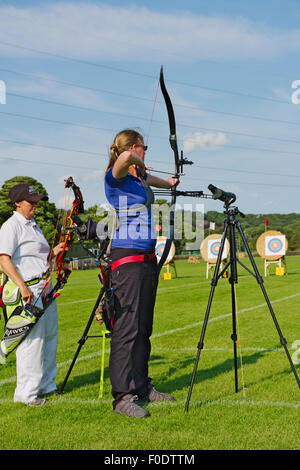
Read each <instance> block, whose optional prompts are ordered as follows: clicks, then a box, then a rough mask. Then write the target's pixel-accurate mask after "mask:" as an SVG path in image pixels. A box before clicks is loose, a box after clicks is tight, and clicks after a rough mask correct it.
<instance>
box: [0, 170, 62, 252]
mask: <svg viewBox="0 0 300 470" xmlns="http://www.w3.org/2000/svg"><path fill="white" fill-rule="evenodd" d="M20 183H25V184H29V185H30V186H33V187H34V188H35V189H36V191H37V192H38V193H40V194H45V195H46V196H48V194H47V191H46V189H45V188H44V187H43V185H42V184H41V183H39V182H38V181H37V180H35V179H34V178H30V177H29V176H15V177H14V178H11V179H9V180H7V181H5V182H4V184H3V186H2V188H1V191H0V225H2V224H3V223H4V222H5V221H6V220H7V219H8V218H9V217H10V216H11V215H12V213H13V211H14V207H13V206H12V205H11V203H10V199H9V197H8V194H9V191H10V189H11V188H12V187H13V186H15V185H16V184H20ZM57 217H58V211H57V209H56V207H55V204H53V203H51V202H49V201H40V202H39V203H38V206H37V209H36V211H35V215H34V219H35V221H36V223H37V224H38V225H39V227H40V228H41V230H42V232H43V234H44V236H45V238H46V240H47V241H48V243H49V244H51V243H52V239H53V236H54V233H55V227H56V221H57Z"/></svg>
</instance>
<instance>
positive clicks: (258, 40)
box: [0, 2, 300, 61]
mask: <svg viewBox="0 0 300 470" xmlns="http://www.w3.org/2000/svg"><path fill="white" fill-rule="evenodd" d="M0 18H1V35H0V40H2V41H7V42H9V40H10V38H12V37H13V40H11V42H15V43H17V44H20V45H23V46H24V47H27V48H30V47H31V48H34V49H40V50H45V51H48V52H52V53H54V54H55V53H56V54H60V55H68V56H71V57H74V58H84V59H91V60H107V59H109V60H120V59H121V60H126V59H127V60H133V59H134V60H139V59H141V60H145V57H147V61H151V60H157V58H158V57H159V58H160V60H166V58H168V59H172V58H173V59H174V60H176V58H178V59H180V60H181V61H182V60H183V59H198V60H200V59H226V58H227V59H249V58H255V59H262V58H265V59H271V58H274V57H276V56H278V55H279V54H283V53H286V52H289V53H291V52H292V51H297V50H299V46H300V30H294V31H293V30H291V31H284V30H276V29H272V28H270V27H267V26H265V25H261V24H258V23H255V22H251V21H249V20H246V19H243V18H239V17H237V18H228V17H222V16H220V17H217V16H215V17H212V16H210V17H206V16H201V15H197V14H194V13H193V14H191V13H188V12H183V11H180V12H173V13H161V12H158V11H153V10H148V9H147V8H145V7H139V6H125V7H113V6H110V5H107V4H94V3H88V2H82V3H73V4H72V3H53V4H52V3H48V4H47V3H46V4H43V6H28V7H15V6H7V5H4V6H2V7H0ZM12 31H13V36H12V34H11V32H12ZM174 33H175V34H176V40H174ZM24 39H26V41H24ZM0 54H3V55H10V56H12V55H21V56H24V55H32V54H34V53H32V52H30V51H28V50H25V49H24V50H22V49H16V48H10V47H4V46H1V45H0ZM49 57H50V56H49Z"/></svg>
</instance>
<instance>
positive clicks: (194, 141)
mask: <svg viewBox="0 0 300 470" xmlns="http://www.w3.org/2000/svg"><path fill="white" fill-rule="evenodd" d="M183 143H184V144H183V150H184V151H185V152H193V151H194V150H197V149H199V148H200V149H205V150H209V149H211V150H214V149H216V148H218V147H221V146H224V145H226V144H228V143H229V139H228V138H227V137H226V135H225V134H223V133H222V132H217V133H212V132H207V133H202V132H195V133H194V134H189V135H187V136H185V137H184V139H183Z"/></svg>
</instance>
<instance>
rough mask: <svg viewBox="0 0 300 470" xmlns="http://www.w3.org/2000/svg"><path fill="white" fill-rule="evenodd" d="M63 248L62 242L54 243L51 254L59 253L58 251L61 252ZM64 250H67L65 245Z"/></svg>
mask: <svg viewBox="0 0 300 470" xmlns="http://www.w3.org/2000/svg"><path fill="white" fill-rule="evenodd" d="M63 249H64V242H62V243H59V244H58V245H56V246H55V247H54V248H53V250H52V253H53V256H57V255H59V253H61V252H62V251H63ZM65 250H66V251H67V250H68V247H67V246H66V247H65Z"/></svg>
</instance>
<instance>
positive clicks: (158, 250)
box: [156, 243, 165, 258]
mask: <svg viewBox="0 0 300 470" xmlns="http://www.w3.org/2000/svg"><path fill="white" fill-rule="evenodd" d="M164 249H165V243H159V244H158V245H157V247H156V256H158V257H159V258H161V256H162V254H163V252H164Z"/></svg>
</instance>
